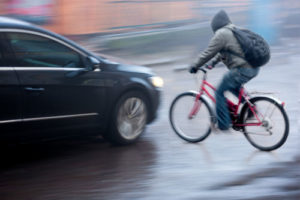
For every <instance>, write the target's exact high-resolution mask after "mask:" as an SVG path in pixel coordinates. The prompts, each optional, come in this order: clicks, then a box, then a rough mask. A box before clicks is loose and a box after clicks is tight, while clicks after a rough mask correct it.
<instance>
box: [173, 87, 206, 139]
mask: <svg viewBox="0 0 300 200" xmlns="http://www.w3.org/2000/svg"><path fill="white" fill-rule="evenodd" d="M199 101H201V102H197V103H200V107H199V108H197V112H194V113H193V112H192V111H193V109H195V95H194V94H193V93H183V94H181V95H179V96H178V97H177V98H175V100H174V101H173V102H172V105H171V108H170V113H169V114H170V122H171V125H172V128H173V129H174V131H175V133H176V134H177V135H178V136H179V137H181V138H182V139H184V140H186V141H188V142H199V141H202V140H204V139H205V138H206V137H207V136H208V135H209V133H210V131H211V129H210V127H211V121H212V117H211V116H212V111H211V109H210V108H209V107H208V105H207V103H206V102H204V101H202V99H200V100H199ZM191 113H193V115H192V116H191Z"/></svg>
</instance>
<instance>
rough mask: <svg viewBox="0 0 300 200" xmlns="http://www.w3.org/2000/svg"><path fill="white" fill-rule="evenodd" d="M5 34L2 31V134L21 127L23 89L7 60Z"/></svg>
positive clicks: (0, 68)
mask: <svg viewBox="0 0 300 200" xmlns="http://www.w3.org/2000/svg"><path fill="white" fill-rule="evenodd" d="M8 51H9V50H8V48H7V43H6V40H5V38H4V34H2V33H0V127H1V135H4V134H10V132H9V131H12V130H14V129H16V128H17V127H19V125H20V122H21V121H22V115H21V90H20V86H19V81H18V78H17V75H16V72H15V71H14V69H13V67H12V66H11V65H9V63H8V62H7V55H8V54H9V52H8Z"/></svg>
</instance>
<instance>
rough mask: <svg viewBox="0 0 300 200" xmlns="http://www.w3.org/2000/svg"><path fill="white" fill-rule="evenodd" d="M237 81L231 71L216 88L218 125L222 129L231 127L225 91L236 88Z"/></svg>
mask: <svg viewBox="0 0 300 200" xmlns="http://www.w3.org/2000/svg"><path fill="white" fill-rule="evenodd" d="M235 87H236V86H235V82H234V81H233V73H232V71H229V72H228V73H226V74H225V75H224V77H223V79H222V81H221V83H220V84H219V86H218V88H217V90H216V114H217V120H218V127H219V129H221V130H228V129H229V128H230V123H231V119H230V114H229V110H228V107H227V102H226V98H225V96H224V92H225V91H228V90H230V89H231V88H235Z"/></svg>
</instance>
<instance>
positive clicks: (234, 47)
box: [190, 10, 259, 130]
mask: <svg viewBox="0 0 300 200" xmlns="http://www.w3.org/2000/svg"><path fill="white" fill-rule="evenodd" d="M233 27H235V25H234V24H232V23H231V21H230V19H229V17H228V15H227V13H226V12H225V11H224V10H221V11H219V12H218V13H217V14H216V15H215V16H214V17H213V19H212V21H211V28H212V30H213V32H214V36H213V37H212V39H211V41H210V42H209V45H208V47H207V48H206V49H205V50H204V51H203V52H201V53H200V55H199V58H198V60H197V62H195V64H193V65H192V66H191V67H190V73H196V72H197V70H198V68H199V67H201V66H203V65H204V64H205V63H207V62H208V61H210V60H211V62H210V63H209V64H207V65H206V66H207V67H209V68H210V69H211V68H213V67H214V66H215V65H216V64H217V63H218V62H220V61H222V62H223V63H224V64H225V65H226V66H227V68H228V69H229V72H227V73H226V74H225V75H224V76H223V79H222V81H221V82H220V84H219V86H218V87H217V90H216V114H217V120H218V128H219V129H221V130H228V129H229V128H230V126H231V118H230V113H229V110H228V107H227V103H226V99H225V96H224V92H225V91H230V92H232V93H233V94H235V95H236V96H237V95H238V94H239V90H240V88H241V86H242V84H245V83H247V82H248V81H249V80H251V79H252V78H254V77H255V76H256V75H257V74H258V72H259V68H258V67H257V68H254V67H252V66H251V65H250V64H249V63H247V61H246V60H245V59H243V58H242V57H241V56H237V54H238V55H244V54H243V51H242V49H241V46H240V44H239V43H238V41H237V39H236V38H235V36H234V34H233V33H232V31H231V30H230V29H232V28H233ZM231 52H235V54H233V53H231Z"/></svg>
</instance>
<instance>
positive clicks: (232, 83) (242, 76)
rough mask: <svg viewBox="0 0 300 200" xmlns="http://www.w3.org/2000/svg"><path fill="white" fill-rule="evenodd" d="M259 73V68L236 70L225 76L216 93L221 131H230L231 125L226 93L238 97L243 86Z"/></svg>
mask: <svg viewBox="0 0 300 200" xmlns="http://www.w3.org/2000/svg"><path fill="white" fill-rule="evenodd" d="M258 71H259V69H257V68H248V67H247V68H234V69H231V70H230V71H229V72H228V73H227V74H225V75H224V77H223V79H222V81H221V83H220V84H219V87H218V88H217V91H216V114H217V119H218V126H219V128H220V129H221V130H227V129H229V128H230V123H231V119H230V114H229V110H228V108H227V102H226V98H225V96H224V92H225V91H230V92H232V93H234V94H235V95H238V93H239V90H240V88H241V86H242V84H245V83H247V82H248V81H249V80H251V79H252V78H254V77H255V76H256V75H257V74H258Z"/></svg>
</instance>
